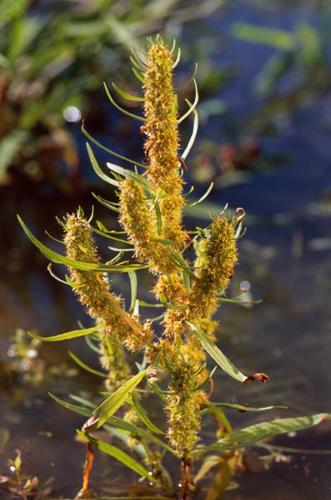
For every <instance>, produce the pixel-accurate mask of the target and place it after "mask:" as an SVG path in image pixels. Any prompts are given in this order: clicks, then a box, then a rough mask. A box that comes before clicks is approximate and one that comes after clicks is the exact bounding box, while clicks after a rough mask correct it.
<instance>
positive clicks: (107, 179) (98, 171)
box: [86, 142, 118, 187]
mask: <svg viewBox="0 0 331 500" xmlns="http://www.w3.org/2000/svg"><path fill="white" fill-rule="evenodd" d="M86 149H87V154H88V156H89V159H90V162H91V165H92V167H93V170H94V172H95V173H96V174H97V176H98V177H100V179H102V180H103V181H105V182H107V183H108V184H111V185H112V186H115V187H118V182H117V181H115V179H112V178H111V177H109V176H108V175H106V174H105V173H104V172H103V171H102V169H101V167H100V165H99V163H98V162H97V159H96V157H95V156H94V153H93V150H92V148H91V146H90V145H89V143H88V142H87V143H86Z"/></svg>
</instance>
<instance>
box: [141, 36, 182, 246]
mask: <svg viewBox="0 0 331 500" xmlns="http://www.w3.org/2000/svg"><path fill="white" fill-rule="evenodd" d="M173 64H174V60H173V54H172V53H171V51H170V50H169V49H168V48H167V47H166V45H165V44H164V42H163V41H162V39H161V38H160V37H158V38H157V40H156V42H155V43H154V42H150V46H149V50H148V53H147V70H146V72H145V74H144V97H145V101H144V111H145V124H144V127H143V131H144V133H145V134H146V136H147V140H146V141H145V153H146V157H147V159H148V167H147V177H148V179H149V180H150V182H151V184H152V186H153V187H154V188H155V190H156V195H157V199H158V202H159V205H160V211H161V214H162V223H163V229H162V236H161V237H162V238H164V239H169V240H171V241H173V242H174V244H175V245H176V246H177V247H178V248H181V247H182V246H183V244H184V243H185V241H186V239H187V234H186V233H185V231H184V230H183V228H182V207H183V204H184V200H183V197H182V188H183V180H182V178H181V176H180V168H179V166H180V162H179V159H178V149H179V136H178V124H177V97H176V95H175V93H174V89H173V69H172V67H173Z"/></svg>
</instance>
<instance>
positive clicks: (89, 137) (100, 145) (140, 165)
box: [81, 126, 146, 168]
mask: <svg viewBox="0 0 331 500" xmlns="http://www.w3.org/2000/svg"><path fill="white" fill-rule="evenodd" d="M81 131H82V133H83V134H84V135H85V137H87V139H89V140H90V141H91V142H92V143H93V144H95V145H96V146H97V147H98V148H100V149H103V150H104V151H107V153H110V154H111V155H113V156H116V157H117V158H121V160H124V161H127V162H128V163H132V164H133V165H139V167H142V168H146V165H144V164H143V163H140V162H138V161H135V160H131V159H130V158H127V157H126V156H123V155H121V154H119V153H116V152H115V151H113V150H112V149H109V148H107V147H106V146H104V145H103V144H101V142H99V141H97V140H96V139H95V138H94V137H92V135H91V134H90V133H89V132H87V130H86V129H85V128H84V126H82V128H81Z"/></svg>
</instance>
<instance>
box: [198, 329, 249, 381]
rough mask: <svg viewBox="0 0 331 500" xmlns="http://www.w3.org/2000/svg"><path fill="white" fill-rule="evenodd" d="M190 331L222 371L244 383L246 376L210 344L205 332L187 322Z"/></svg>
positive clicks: (213, 344)
mask: <svg viewBox="0 0 331 500" xmlns="http://www.w3.org/2000/svg"><path fill="white" fill-rule="evenodd" d="M188 324H189V325H190V328H191V330H192V331H193V332H194V333H195V335H196V336H197V337H198V339H199V340H200V342H201V345H202V347H203V348H204V349H205V350H206V351H207V352H208V354H209V356H211V357H212V358H213V360H214V361H215V362H216V363H217V364H218V366H220V367H221V368H222V370H224V371H225V372H226V373H227V374H228V375H230V377H232V378H234V379H235V380H238V381H239V382H245V381H246V380H247V376H246V375H244V374H243V373H241V371H240V370H238V368H237V367H236V366H235V365H234V364H233V363H232V362H231V361H230V360H229V359H228V358H227V357H226V356H225V355H224V354H223V353H222V351H221V350H220V349H219V348H218V347H217V345H216V344H215V343H214V342H212V341H211V340H210V339H209V338H208V337H207V335H206V334H205V332H204V331H203V330H201V328H199V327H197V326H195V325H193V323H190V322H188Z"/></svg>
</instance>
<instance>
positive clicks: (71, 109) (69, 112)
mask: <svg viewBox="0 0 331 500" xmlns="http://www.w3.org/2000/svg"><path fill="white" fill-rule="evenodd" d="M63 118H64V119H65V121H67V122H69V123H77V122H79V121H80V119H81V118H82V113H81V112H80V109H78V108H77V107H76V106H67V107H66V108H64V110H63Z"/></svg>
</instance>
